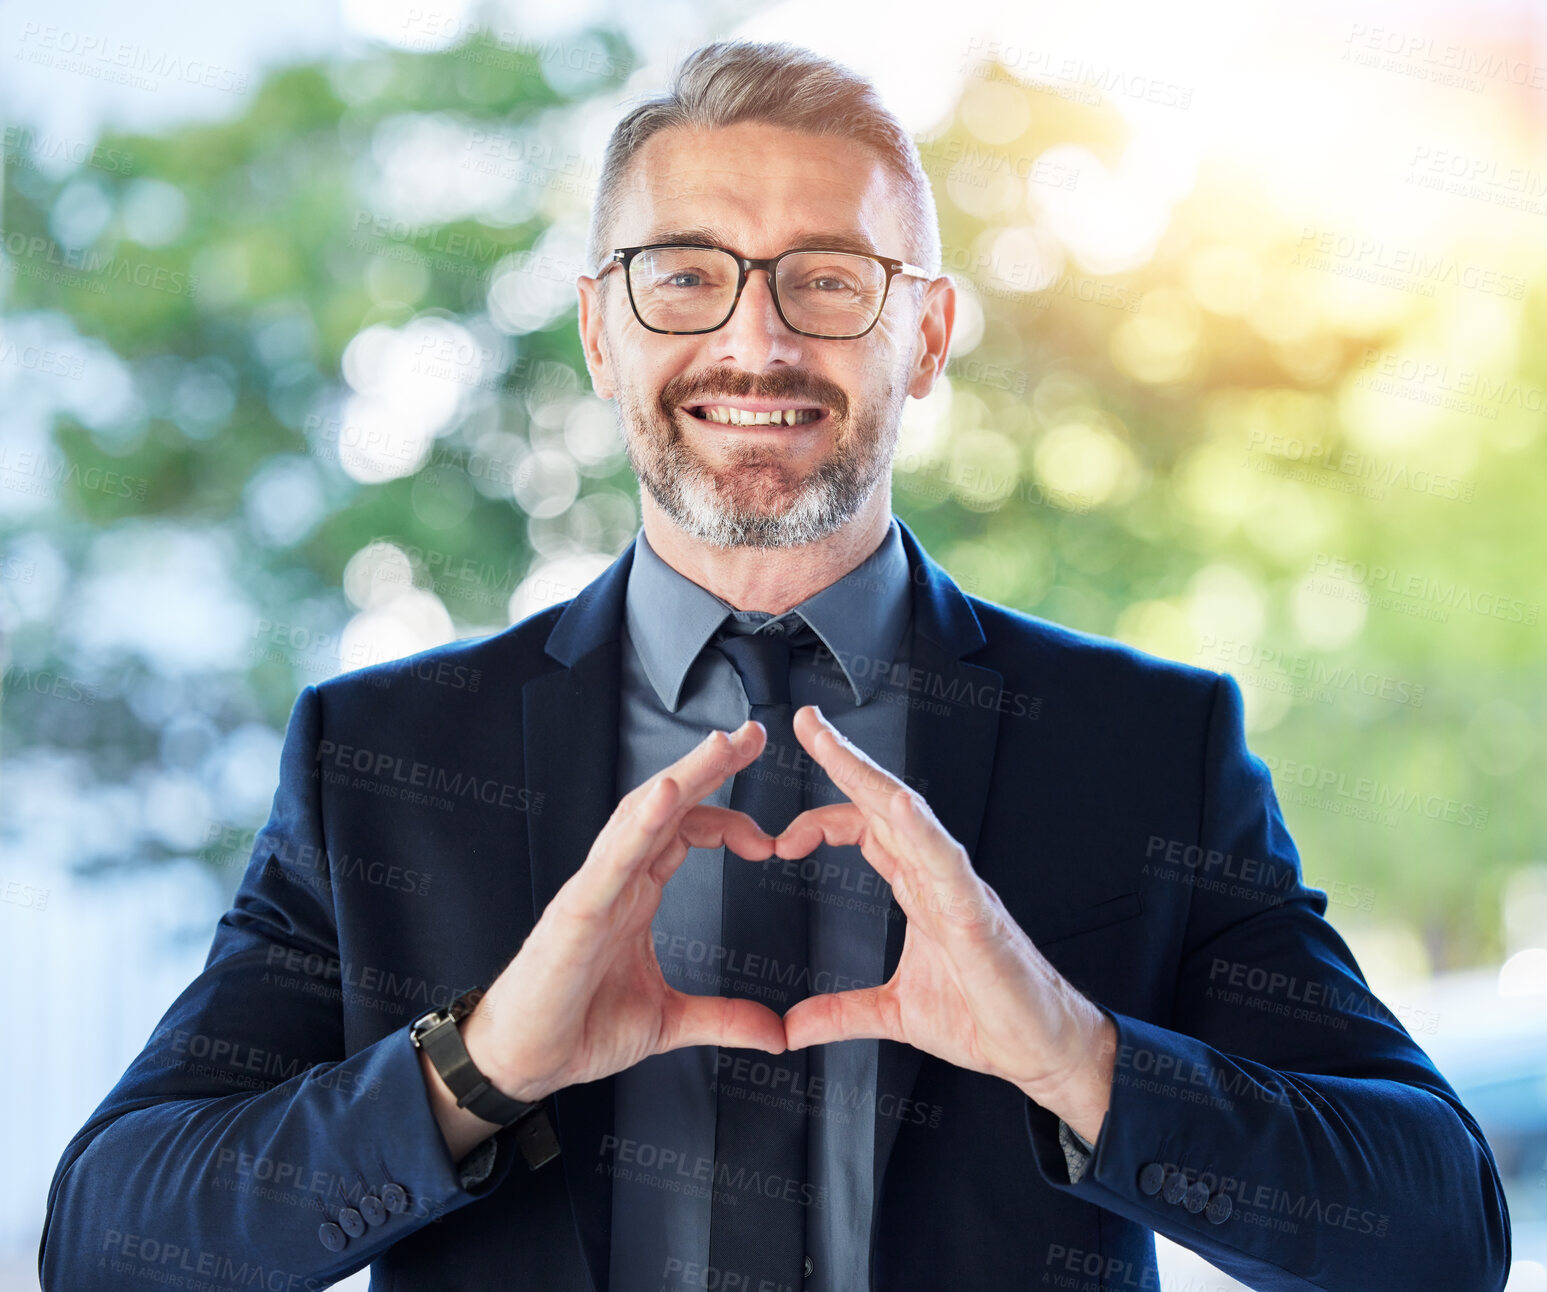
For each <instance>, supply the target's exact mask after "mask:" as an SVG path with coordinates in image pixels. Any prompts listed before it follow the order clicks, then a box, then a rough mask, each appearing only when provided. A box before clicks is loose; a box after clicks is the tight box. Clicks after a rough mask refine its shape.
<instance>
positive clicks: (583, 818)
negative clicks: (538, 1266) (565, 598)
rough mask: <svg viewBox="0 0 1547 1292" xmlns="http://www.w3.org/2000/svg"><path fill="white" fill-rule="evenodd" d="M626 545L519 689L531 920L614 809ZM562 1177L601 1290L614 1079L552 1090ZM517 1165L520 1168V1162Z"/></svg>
mask: <svg viewBox="0 0 1547 1292" xmlns="http://www.w3.org/2000/svg"><path fill="white" fill-rule="evenodd" d="M633 556H634V548H633V544H630V545H629V547H628V548H627V549H626V550H625V551H624V552H623V554H622V555H621V556H620V557H619V558H618V559H617V560H616V561H615V562H613V564H612V565H611V566H609V567H608V568H607V569H606V570H605V571H604V572H603V573H602V574H601V575H600V576H599V577H598V578H597V579H596V580H595V581H594V582H593V583H591V584H590V585H588V586H587V587H586V589H585V590H584V591H583V592H582V593H581V594H580V595H579V596H578V597H576V598H575V600H574V601H572V602H571V603H570V605H569V606H568V607H567V608H566V609H565V611H564V613H563V614H562V615H561V616H560V617H559V620H558V622H557V623H556V624H555V625H554V629H553V632H552V633H551V634H550V635H549V637H548V642H547V651H548V654H549V655H551V656H553V657H554V658H555V659H557V660H558V661H559V663H560V664H561V665H563V666H564V667H561V668H557V669H554V670H553V671H551V672H548V673H544V674H542V675H540V676H538V677H535V678H533V679H532V680H531V681H529V682H528V683H527V684H526V685H525V687H524V688H523V689H522V698H523V704H522V715H523V717H522V730H523V739H524V746H523V747H524V750H525V759H526V768H525V774H526V784H527V785H528V786H529V787H530V788H531V789H532V790H533V791H534V792H540V793H541V794H542V795H543V797H542V798H541V799H540V800H538V801H539V802H541V803H542V805H543V806H542V811H541V812H540V813H531V814H528V817H527V837H528V841H529V846H530V854H529V855H530V858H531V872H532V904H533V915H534V918H535V917H537V916H540V915H541V914H542V912H543V910H544V909H545V908H546V907H547V905H548V903H549V902H550V901H552V900H553V897H554V894H556V893H557V892H558V891H559V889H560V888H562V887H563V885H564V883H565V881H566V880H568V879H569V877H570V876H571V875H573V874H574V873H575V871H576V870H578V869H579V868H580V865H581V863H582V862H584V861H585V859H586V855H587V854H588V853H589V852H590V850H591V844H592V843H593V842H594V841H595V839H596V836H597V835H598V834H599V833H600V832H601V829H602V827H603V826H604V825H606V824H607V818H608V817H610V816H611V815H612V812H613V809H614V807H615V806H616V805H617V796H616V794H615V793H614V790H615V788H616V785H617V767H618V710H619V698H620V693H621V673H622V669H621V662H622V641H621V636H620V624H621V622H622V618H623V602H624V593H625V590H626V589H627V586H628V571H629V568H630V566H631V565H632V563H633ZM554 1112H555V1121H556V1123H557V1125H556V1127H555V1129H556V1131H557V1133H558V1137H559V1145H560V1151H561V1157H560V1160H561V1161H562V1163H563V1168H564V1178H565V1183H566V1185H567V1186H568V1190H569V1198H570V1205H571V1207H572V1208H573V1210H574V1216H575V1227H576V1230H577V1231H578V1233H579V1235H580V1241H581V1247H582V1249H583V1251H584V1253H585V1260H586V1264H587V1266H588V1267H589V1270H590V1275H591V1285H592V1287H594V1288H605V1287H606V1286H607V1277H608V1267H609V1264H610V1260H611V1249H612V1242H611V1234H612V1177H611V1176H610V1175H608V1174H607V1173H605V1172H599V1171H597V1170H596V1169H595V1168H596V1165H597V1163H598V1162H599V1161H600V1160H601V1159H600V1157H599V1156H598V1154H599V1152H600V1149H601V1145H602V1142H603V1139H602V1137H603V1136H605V1135H610V1134H611V1133H612V1130H613V1079H612V1078H611V1077H606V1078H604V1079H602V1080H600V1081H592V1082H587V1083H586V1084H584V1085H578V1086H569V1087H566V1088H565V1089H563V1090H560V1091H558V1092H557V1093H556V1094H555V1095H554ZM518 1169H519V1168H518Z"/></svg>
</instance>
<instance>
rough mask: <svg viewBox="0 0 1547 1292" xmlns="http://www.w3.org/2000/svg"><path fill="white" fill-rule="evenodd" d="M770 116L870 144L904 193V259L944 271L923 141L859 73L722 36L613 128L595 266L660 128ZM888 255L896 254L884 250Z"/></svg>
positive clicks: (785, 47)
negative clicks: (624, 192) (637, 160)
mask: <svg viewBox="0 0 1547 1292" xmlns="http://www.w3.org/2000/svg"><path fill="white" fill-rule="evenodd" d="M743 121H756V122H763V123H765V124H767V125H772V126H782V127H783V128H784V129H786V130H795V131H800V132H802V133H804V134H809V135H841V136H843V137H845V138H849V139H853V140H855V141H856V142H858V143H860V144H863V145H865V146H866V147H868V148H869V149H871V150H872V151H873V152H874V153H875V154H876V155H877V156H878V157H879V158H880V160H881V162H882V163H883V164H884V165H885V167H886V169H887V170H888V171H889V172H890V173H891V174H892V177H893V178H894V179H895V180H896V182H897V186H898V189H899V190H900V193H901V197H902V204H901V213H902V225H903V236H904V238H905V239H906V240H907V242H908V244H909V245H908V246H907V247H906V248H904V249H903V251H902V252H901V257H902V258H904V259H908V260H912V261H914V262H915V263H916V264H918V265H919V267H920V268H922V269H927V270H928V271H929V272H930V273H931V274H938V273H939V272H940V226H939V220H938V217H937V215H936V213H935V198H934V193H933V192H932V191H931V189H930V187H929V180H928V178H927V177H926V176H925V174H924V166H923V163H922V162H921V161H920V160H919V151H918V147H917V146H916V145H915V144H914V142H913V137H912V136H911V135H909V134H908V132H907V131H906V130H904V129H903V126H902V123H901V122H900V121H898V120H897V118H896V117H895V116H893V115H892V113H891V112H890V111H889V110H888V109H887V107H886V105H885V104H883V103H882V102H881V96H880V95H879V94H877V93H876V88H875V86H873V85H872V84H871V83H870V82H869V81H867V80H866V79H865V78H864V77H863V76H861V75H859V73H858V72H855V71H852V70H851V69H849V68H847V67H845V66H844V65H843V64H842V63H837V62H834V61H833V60H832V59H828V58H823V57H822V56H821V55H820V54H815V53H813V52H812V51H811V50H809V49H802V48H800V47H799V46H797V45H791V44H789V43H787V42H784V41H779V42H768V43H760V42H755V41H746V40H738V41H716V42H715V43H713V44H711V45H704V46H703V47H701V48H699V49H696V50H694V51H693V52H692V53H691V54H689V55H688V56H687V57H686V58H684V59H683V60H682V61H681V62H680V63H678V64H677V67H676V70H675V71H674V72H673V73H672V78H671V83H670V85H669V86H668V88H667V90H666V92H665V93H664V94H659V95H655V96H654V97H651V98H648V99H646V100H644V101H643V102H642V103H640V104H638V105H637V106H636V107H634V108H633V109H631V110H630V111H629V112H628V114H627V115H625V116H624V117H623V119H622V120H621V121H619V122H618V124H617V126H616V127H614V129H613V132H612V137H611V139H609V140H608V142H607V152H606V155H605V157H604V159H603V162H602V173H601V176H600V177H599V179H598V181H597V185H596V199H595V202H594V204H593V206H592V208H591V233H590V239H589V241H588V243H587V249H586V250H587V256H588V258H589V262H590V263H589V268H590V269H591V271H592V272H595V270H596V269H597V268H598V267H599V266H600V265H601V263H602V259H603V257H605V256H606V255H607V253H608V252H609V251H611V250H612V248H611V246H609V245H608V242H607V240H608V238H609V237H610V235H611V232H612V229H613V226H614V224H615V222H616V220H617V215H618V206H619V204H620V203H619V189H620V187H621V184H622V181H623V178H624V176H625V175H626V174H627V173H628V169H629V166H630V165H631V164H632V162H633V160H634V155H635V154H636V153H637V152H638V151H639V149H640V148H641V147H642V146H643V145H644V143H645V141H646V140H647V139H649V138H650V136H651V135H653V134H655V133H656V132H657V131H660V130H667V129H671V128H673V127H684V128H688V129H698V130H715V129H720V128H722V127H725V126H732V125H736V124H737V123H739V122H743ZM880 250H881V251H882V252H884V253H886V254H895V253H892V252H890V250H889V249H887V248H880Z"/></svg>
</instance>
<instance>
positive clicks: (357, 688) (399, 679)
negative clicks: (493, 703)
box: [316, 601, 570, 707]
mask: <svg viewBox="0 0 1547 1292" xmlns="http://www.w3.org/2000/svg"><path fill="white" fill-rule="evenodd" d="M569 604H570V603H569V602H568V601H562V602H559V603H557V604H555V605H552V606H548V607H545V608H544V609H542V610H538V611H536V612H534V613H533V614H531V615H528V616H527V617H526V618H525V619H523V620H521V621H520V622H519V623H516V624H512V625H511V626H510V627H509V628H505V629H502V630H501V631H500V632H497V633H489V634H487V635H485V636H482V637H463V638H459V639H457V640H456V641H451V642H446V643H445V644H444V645H441V646H433V647H431V648H430V649H428V650H422V651H418V652H416V653H414V654H412V655H404V656H401V657H399V658H397V659H390V660H383V661H382V662H381V663H379V664H369V665H366V666H365V667H363V668H356V669H350V670H348V671H347V672H344V673H339V674H337V675H336V676H334V677H330V678H328V679H326V680H325V681H322V682H318V683H317V684H316V689H317V691H318V693H319V694H320V695H321V696H322V698H323V700H324V701H325V702H327V703H328V704H329V705H330V706H337V707H348V706H349V705H350V704H351V703H352V702H356V701H361V700H365V701H374V702H375V703H380V700H381V697H382V694H383V692H385V693H387V694H388V695H391V694H393V693H394V692H396V693H397V694H399V695H403V694H405V693H406V694H412V693H414V692H415V691H416V690H419V689H421V688H426V687H428V688H433V689H434V691H435V692H436V693H438V694H442V695H444V694H445V693H446V692H447V691H448V690H449V691H453V692H463V693H469V694H475V695H476V694H477V693H479V692H483V693H484V694H485V695H488V694H490V693H492V692H504V691H509V690H512V689H513V690H514V692H515V694H516V696H518V697H519V695H520V691H521V687H522V686H523V685H525V684H526V682H527V681H529V680H530V679H531V678H533V677H536V676H538V675H539V674H541V673H546V672H549V671H551V670H552V669H555V668H559V667H561V665H560V664H559V663H558V661H557V660H555V659H553V658H552V657H551V656H549V655H548V654H547V652H546V651H545V649H544V647H545V644H546V643H547V640H548V636H549V634H550V633H552V631H553V627H554V625H555V624H556V623H557V622H558V620H559V617H560V616H561V615H562V614H563V613H564V611H565V609H566V608H567V607H568V606H569Z"/></svg>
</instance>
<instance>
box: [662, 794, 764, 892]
mask: <svg viewBox="0 0 1547 1292" xmlns="http://www.w3.org/2000/svg"><path fill="white" fill-rule="evenodd" d="M677 840H678V842H676V843H675V844H673V845H671V846H668V847H666V848H664V849H663V850H662V851H661V853H660V855H659V856H658V857H657V858H656V859H655V861H654V862H652V863H651V866H650V874H651V875H652V876H653V877H654V878H655V880H656V882H657V883H661V884H664V883H665V882H666V881H667V880H669V879H670V878H671V877H672V875H674V874H675V873H676V871H677V867H679V866H680V865H682V863H683V862H684V861H685V860H686V859H687V855H688V849H689V848H719V847H722V846H723V847H726V848H729V849H730V850H731V851H732V852H734V853H735V854H736V855H737V856H738V857H745V858H747V859H748V860H750V861H767V860H768V859H769V858H770V857H772V856H773V845H774V840H773V836H772V835H771V834H769V833H768V832H767V831H766V830H764V829H763V827H762V826H760V825H758V823H757V822H756V821H754V820H753V819H752V818H751V817H750V816H748V815H747V814H746V813H745V812H741V811H738V810H736V809H734V808H725V807H715V806H714V805H713V804H708V803H699V804H696V805H694V806H693V807H691V808H689V809H688V810H687V811H686V812H685V813H684V814H683V816H682V820H681V822H679V823H678V826H677Z"/></svg>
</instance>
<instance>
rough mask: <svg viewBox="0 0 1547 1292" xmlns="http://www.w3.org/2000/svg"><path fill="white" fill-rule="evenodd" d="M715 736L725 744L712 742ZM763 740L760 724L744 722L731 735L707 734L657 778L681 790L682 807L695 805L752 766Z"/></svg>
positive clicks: (766, 738) (713, 732)
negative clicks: (668, 777) (738, 773)
mask: <svg viewBox="0 0 1547 1292" xmlns="http://www.w3.org/2000/svg"><path fill="white" fill-rule="evenodd" d="M717 735H723V736H724V737H725V740H726V742H728V743H721V742H720V741H717V740H715V736H717ZM767 740H768V732H767V730H766V729H765V728H764V726H763V724H762V723H760V722H753V721H752V719H750V718H748V719H747V720H746V721H745V722H743V723H742V724H741V726H739V727H737V728H736V729H735V730H734V731H727V732H723V733H721V732H718V731H711V732H710V733H709V734H708V735H707V736H705V737H704V739H703V740H701V741H699V743H698V744H697V745H696V746H694V747H693V748H692V749H690V750H689V751H688V752H687V753H686V754H684V755H683V756H682V757H681V758H679V759H678V760H677V761H676V762H674V763H673V764H672V765H671V766H670V767H667V768H664V769H663V770H662V771H660V772H658V773H657V775H660V776H670V777H671V778H672V779H673V780H674V781H676V782H677V783H678V784H679V785H680V786H682V802H683V803H685V804H693V803H698V802H701V801H702V800H703V799H704V797H705V796H706V795H708V794H712V793H713V792H714V791H715V790H716V789H718V788H719V787H720V786H721V785H723V784H724V783H725V782H726V781H727V780H728V779H729V778H730V777H732V776H734V775H735V774H736V773H737V772H739V771H740V770H741V769H742V768H743V767H746V766H748V765H749V764H751V763H754V762H756V761H757V758H758V755H759V754H761V753H762V752H763V746H764V744H766V743H767Z"/></svg>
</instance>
